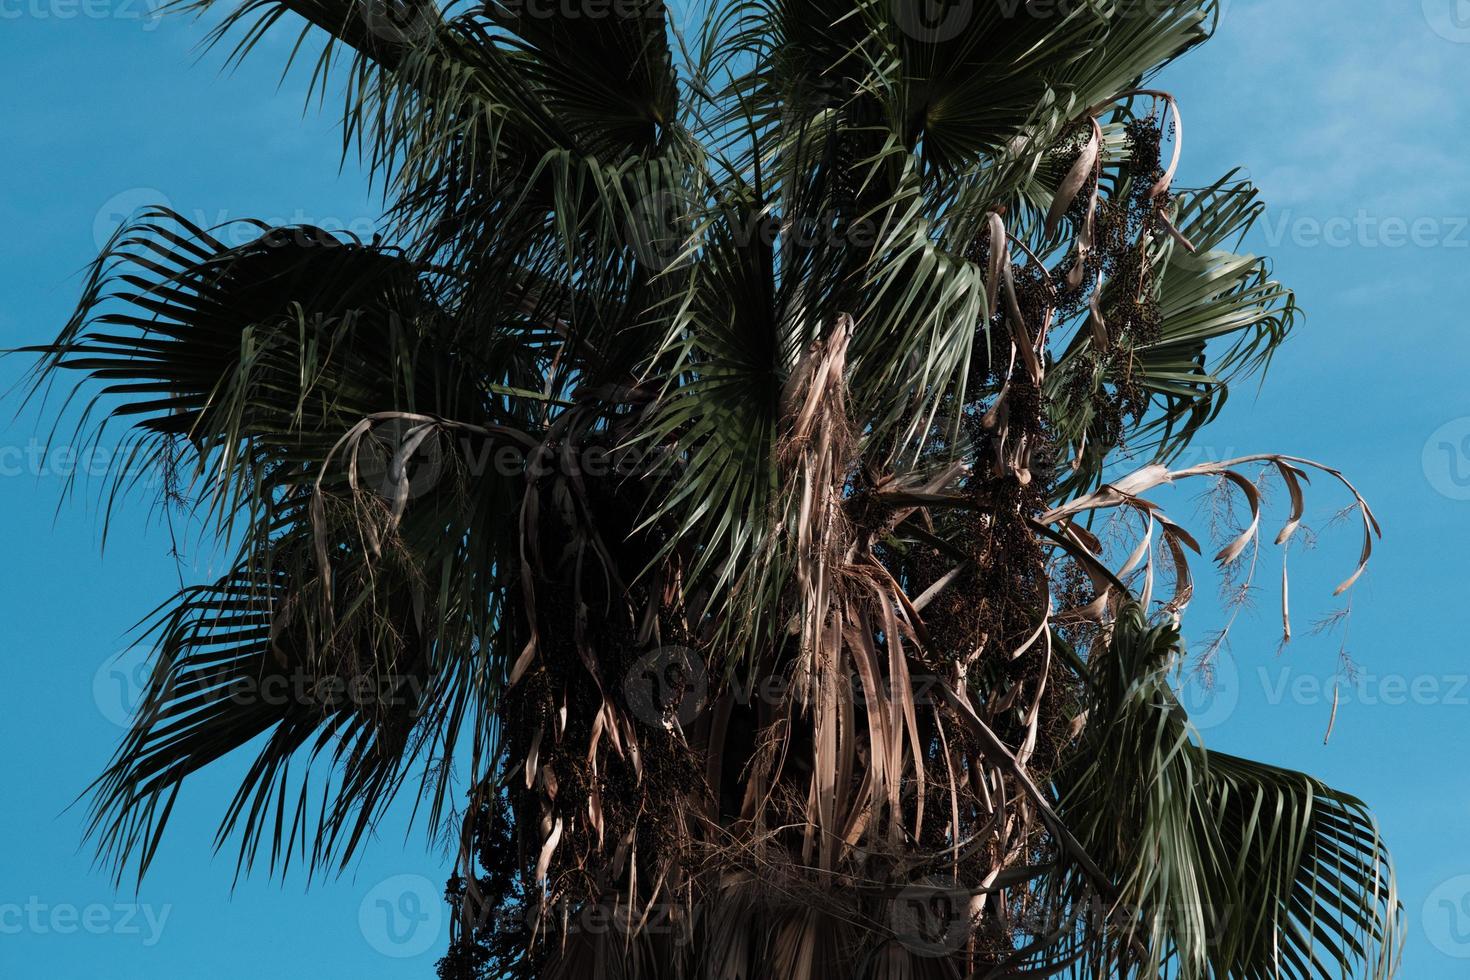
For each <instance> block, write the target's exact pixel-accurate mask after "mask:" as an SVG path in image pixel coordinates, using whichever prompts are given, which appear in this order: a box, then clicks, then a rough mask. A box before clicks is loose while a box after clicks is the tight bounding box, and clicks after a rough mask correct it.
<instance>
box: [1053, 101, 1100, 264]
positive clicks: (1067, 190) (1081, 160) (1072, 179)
mask: <svg viewBox="0 0 1470 980" xmlns="http://www.w3.org/2000/svg"><path fill="white" fill-rule="evenodd" d="M1101 137H1102V132H1101V130H1100V129H1099V128H1098V125H1097V120H1095V119H1094V120H1092V132H1091V134H1089V136H1088V139H1087V143H1086V144H1085V145H1084V146H1083V147H1082V152H1081V153H1079V154H1078V156H1077V160H1076V161H1075V162H1074V163H1073V164H1072V167H1071V169H1069V170H1068V171H1067V174H1066V176H1065V177H1063V178H1062V183H1061V185H1060V186H1059V187H1058V188H1057V193H1056V196H1055V197H1053V198H1052V202H1051V210H1050V211H1048V212H1047V215H1046V230H1045V231H1044V232H1043V234H1045V235H1046V237H1047V238H1050V237H1051V236H1052V235H1054V234H1056V230H1057V224H1058V222H1060V221H1061V220H1062V215H1064V214H1066V213H1067V209H1068V208H1070V207H1071V206H1072V202H1073V201H1075V200H1076V199H1077V194H1078V192H1080V191H1081V190H1082V188H1083V186H1084V185H1085V184H1086V183H1087V181H1088V179H1089V178H1090V177H1091V176H1092V173H1093V171H1094V169H1095V168H1096V165H1097V158H1098V150H1099V148H1100V147H1101V145H1102V139H1101Z"/></svg>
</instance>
